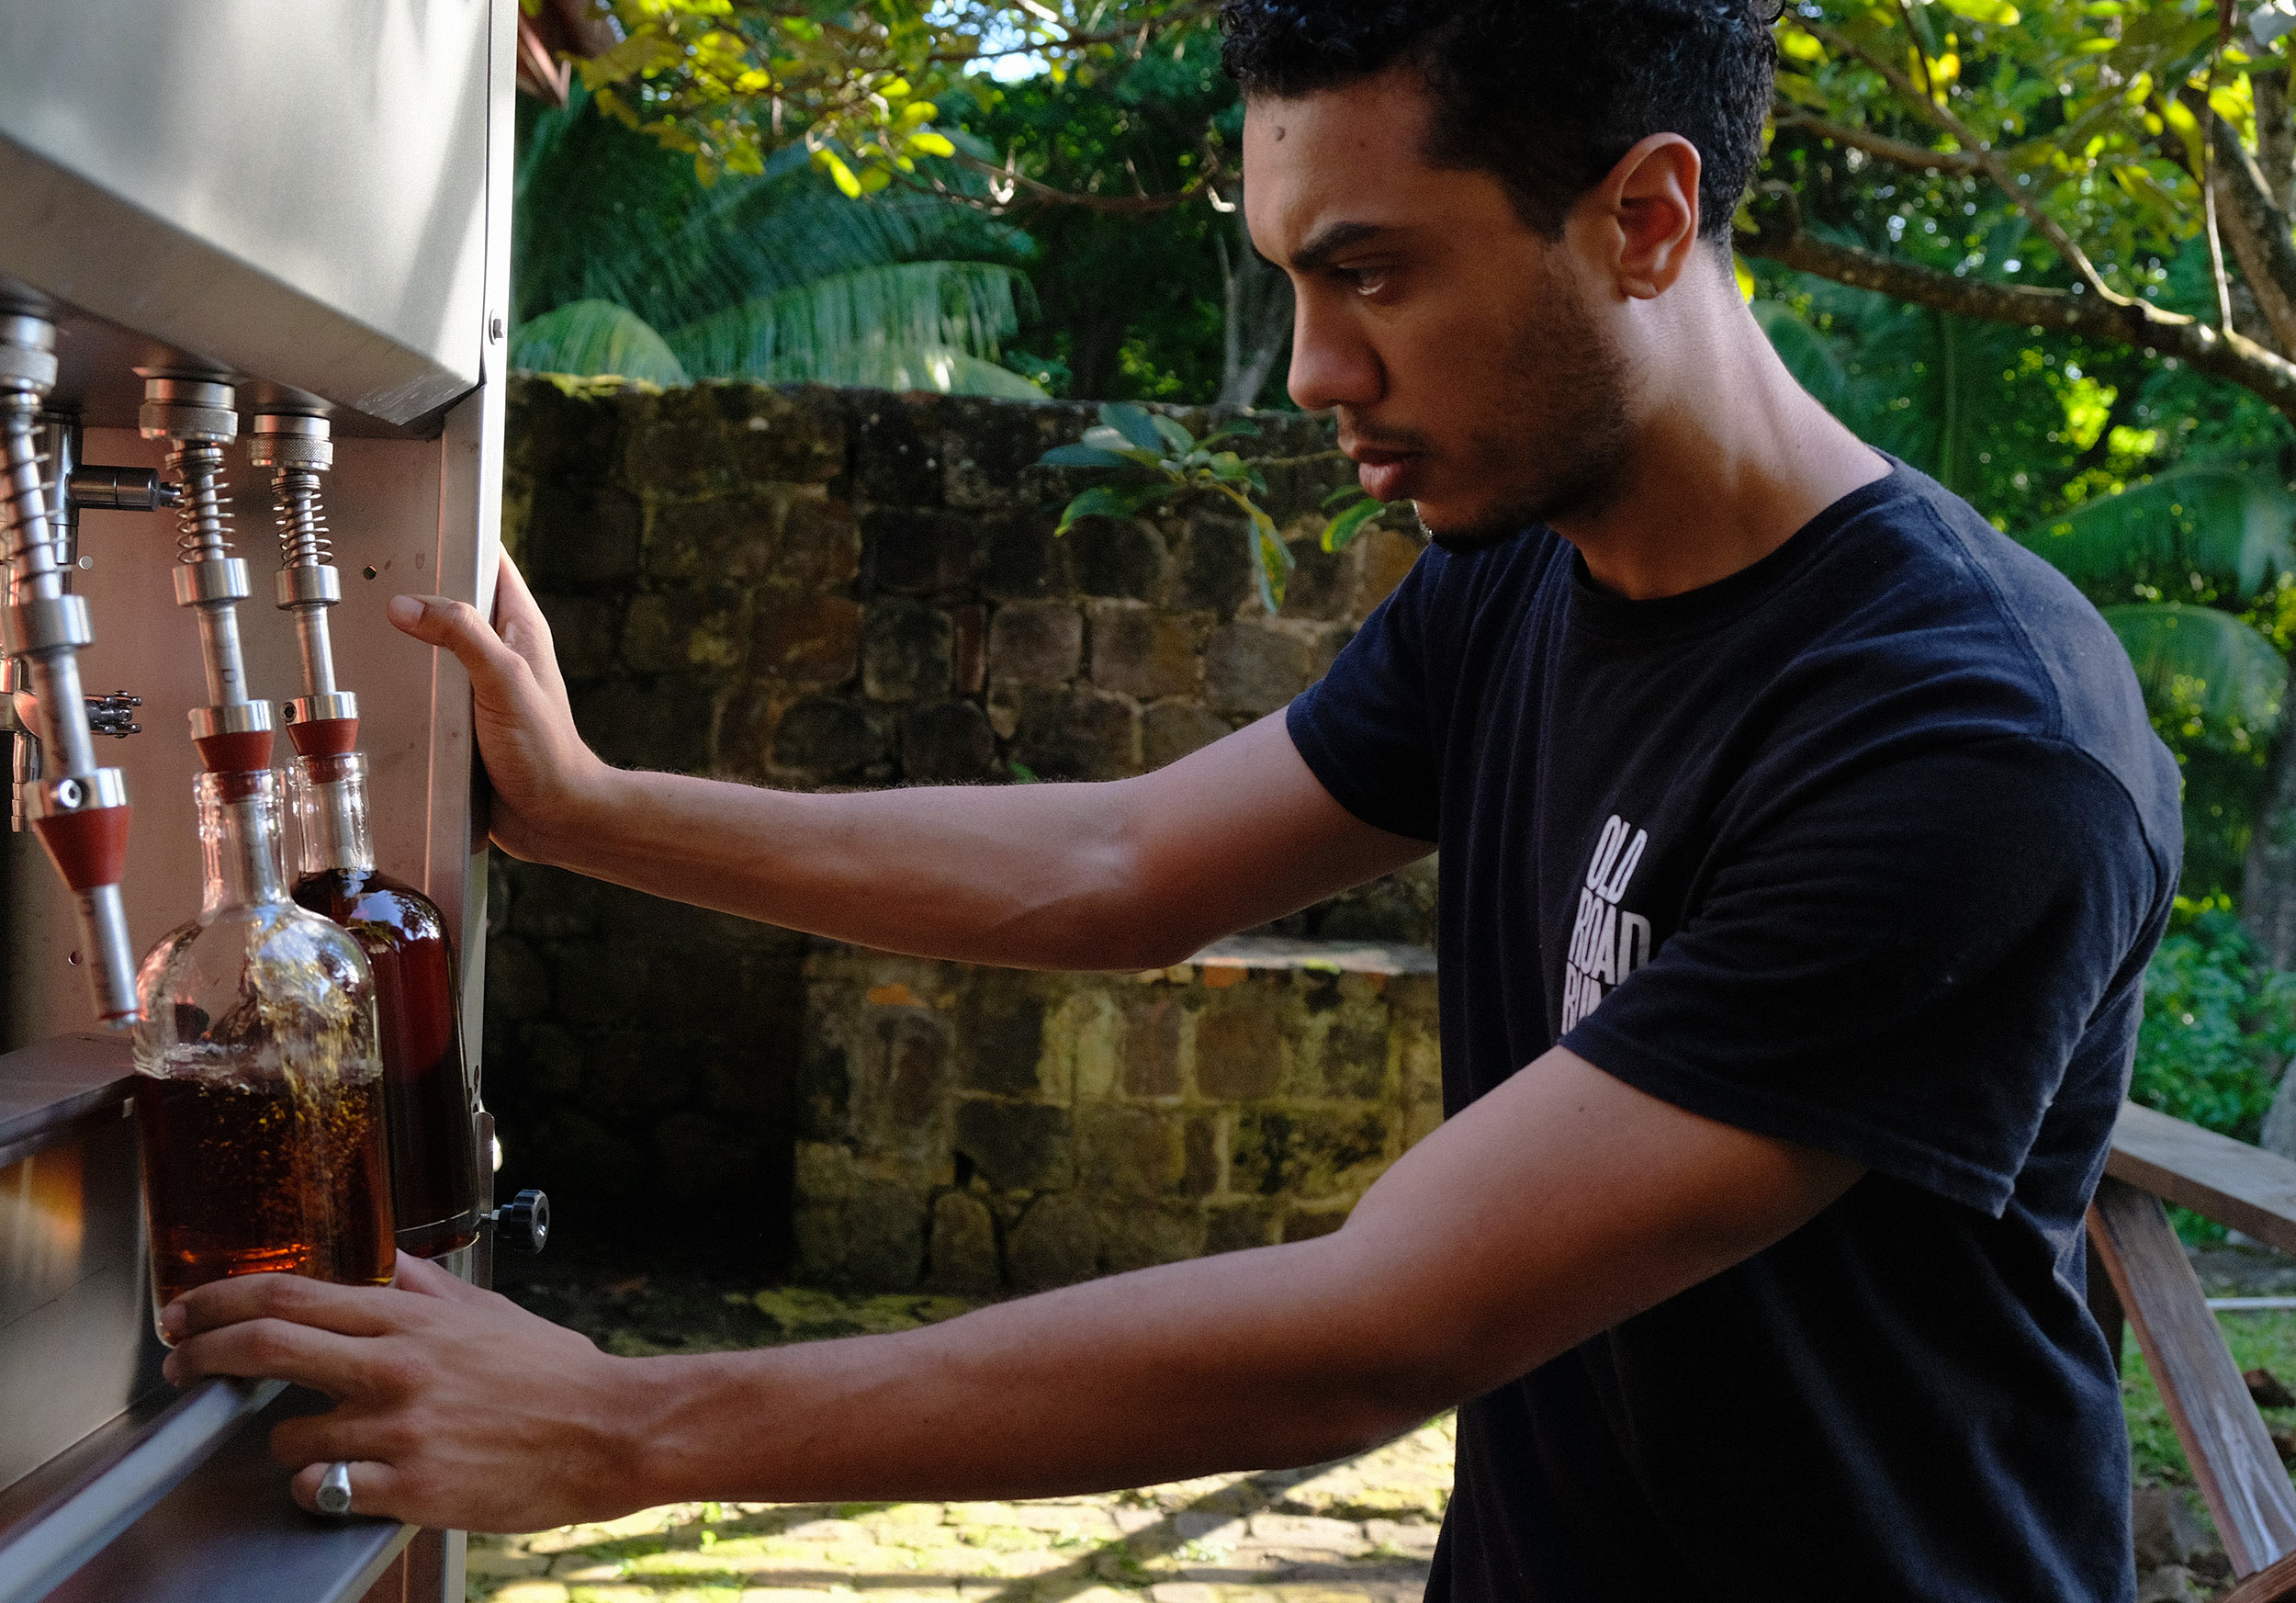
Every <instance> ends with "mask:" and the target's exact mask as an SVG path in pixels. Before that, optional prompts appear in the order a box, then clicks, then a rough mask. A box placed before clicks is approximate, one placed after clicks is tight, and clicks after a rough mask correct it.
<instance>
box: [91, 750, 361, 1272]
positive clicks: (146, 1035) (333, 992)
mask: <svg viewBox="0 0 2296 1603" xmlns="http://www.w3.org/2000/svg"><path fill="white" fill-rule="evenodd" d="M197 800H198V807H199V844H200V852H201V857H202V864H203V868H204V875H205V881H206V884H205V891H204V894H203V895H202V897H201V898H200V911H199V916H198V917H197V918H196V919H194V920H191V921H190V922H189V923H187V924H185V925H184V926H182V927H181V928H180V929H177V930H175V931H172V932H171V933H169V934H167V935H165V936H163V937H162V938H161V940H160V942H159V943H158V944H157V945H155V946H153V947H152V950H151V952H150V954H147V955H146V956H145V958H144V960H143V965H142V967H141V970H140V971H139V973H138V975H137V977H136V992H137V999H138V1001H139V1002H140V1004H141V1016H140V1018H139V1020H138V1022H137V1024H136V1032H135V1067H136V1072H137V1075H138V1077H139V1078H138V1079H137V1081H136V1092H135V1104H136V1122H137V1126H138V1130H139V1134H140V1136H141V1145H142V1151H143V1187H144V1207H145V1212H146V1214H147V1218H148V1223H149V1225H150V1232H151V1242H152V1297H153V1300H154V1307H155V1310H156V1309H157V1308H163V1307H165V1306H166V1305H167V1304H169V1303H170V1302H172V1301H174V1299H175V1298H176V1297H177V1296H179V1295H181V1294H182V1293H185V1292H186V1291H188V1290H190V1289H191V1288H192V1287H194V1286H197V1285H201V1284H204V1283H205V1282H207V1281H213V1280H221V1279H223V1278H225V1277H227V1276H231V1275H241V1274H255V1273H261V1272H264V1271H265V1270H284V1271H286V1272H288V1273H293V1274H303V1275H310V1276H311V1277H313V1278H314V1279H318V1280H327V1281H340V1282H342V1283H343V1284H346V1285H388V1283H389V1282H390V1280H391V1274H392V1258H393V1250H392V1245H391V1215H390V1189H389V1181H388V1170H387V1168H386V1156H385V1152H386V1149H385V1146H384V1135H383V1095H382V1090H383V1084H382V1061H381V1058H380V1056H379V1055H378V1054H377V1049H376V1015H375V985H374V978H373V975H372V973H371V971H370V970H369V968H368V966H367V964H366V958H365V957H364V956H363V955H362V954H361V953H360V951H359V948H358V944H357V943H356V942H355V941H353V940H351V939H350V938H349V937H348V936H346V935H345V934H344V933H343V931H342V930H340V929H338V928H337V927H336V926H335V925H333V924H332V923H330V922H329V921H328V920H325V919H322V918H315V917H313V916H312V915H311V914H310V913H308V912H306V911H304V910H303V909H300V908H298V907H297V906H296V905H295V903H294V902H293V901H292V900H291V899H290V898H289V897H288V896H287V875H286V860H285V853H284V852H283V851H282V849H281V834H280V811H281V808H280V798H279V787H278V779H277V777H276V775H274V774H271V773H203V774H201V775H200V776H199V778H198V782H197Z"/></svg>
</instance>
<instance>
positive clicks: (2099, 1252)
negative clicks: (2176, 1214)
mask: <svg viewBox="0 0 2296 1603" xmlns="http://www.w3.org/2000/svg"><path fill="white" fill-rule="evenodd" d="M2105 1176H2106V1178H2105V1179H2104V1180H2102V1181H2100V1182H2099V1185H2098V1188H2097V1200H2096V1202H2094V1204H2092V1205H2091V1207H2090V1208H2089V1211H2088V1246H2089V1264H2088V1299H2089V1307H2090V1309H2091V1310H2092V1311H2093V1312H2094V1313H2095V1314H2096V1315H2097V1320H2098V1323H2099V1324H2100V1325H2102V1326H2104V1331H2105V1339H2106V1340H2107V1341H2108V1342H2110V1344H2111V1347H2112V1350H2113V1352H2114V1354H2115V1355H2116V1360H2115V1361H2116V1362H2117V1361H2118V1354H2119V1353H2120V1350H2121V1333H2122V1321H2123V1319H2124V1318H2125V1320H2126V1321H2127V1323H2128V1324H2130V1325H2133V1326H2135V1328H2136V1340H2137V1345H2138V1346H2139V1347H2140V1348H2142V1349H2144V1358H2145V1361H2146V1362H2147V1363H2149V1364H2150V1365H2151V1366H2152V1371H2153V1379H2154V1380H2155V1383H2157V1384H2158V1385H2159V1387H2160V1394H2161V1400H2162V1401H2163V1402H2164V1403H2166V1404H2167V1405H2168V1418H2169V1421H2170V1423H2171V1424H2173V1425H2174V1426H2175V1427H2176V1430H2177V1439H2178V1440H2179V1441H2181V1442H2182V1443H2183V1444H2184V1451H2185V1458H2186V1460H2187V1461H2188V1462H2189V1463H2190V1464H2191V1466H2192V1478H2193V1480H2194V1481H2195V1483H2197V1484H2198V1485H2199V1486H2200V1496H2201V1497H2202V1498H2203V1499H2205V1500H2206V1501H2207V1503H2208V1506H2209V1512H2210V1513H2211V1514H2212V1515H2214V1516H2215V1518H2216V1530H2217V1533H2218V1534H2219V1535H2220V1536H2221V1537H2222V1538H2223V1543H2224V1553H2225V1556H2226V1557H2227V1558H2229V1559H2230V1560H2231V1561H2232V1566H2233V1574H2234V1577H2235V1579H2236V1583H2237V1584H2236V1585H2235V1586H2234V1589H2233V1590H2232V1591H2231V1592H2230V1593H2229V1594H2227V1595H2226V1596H2225V1597H2224V1598H2223V1600H2222V1603H2279V1600H2280V1599H2284V1598H2289V1599H2296V1488H2291V1487H2290V1484H2289V1476H2288V1472H2287V1471H2286V1470H2285V1469H2284V1468H2282V1467H2281V1464H2280V1459H2279V1453H2278V1452H2277V1451H2274V1449H2273V1446H2272V1439H2271V1437H2270V1435H2269V1434H2268V1432H2267V1431H2266V1429H2265V1428H2264V1417H2263V1416H2262V1415H2260V1414H2258V1413H2257V1405H2256V1404H2255V1403H2254V1402H2253V1401H2252V1400H2251V1399H2250V1398H2249V1395H2248V1387H2247V1383H2245V1381H2243V1380H2242V1379H2241V1377H2240V1370H2239V1368H2238V1366H2237V1365H2235V1364H2234V1362H2233V1357H2232V1353H2231V1351H2230V1350H2229V1349H2226V1347H2225V1345H2224V1338H2223V1332H2222V1331H2221V1330H2219V1329H2218V1327H2217V1324H2216V1316H2215V1315H2214V1314H2212V1312H2210V1310H2209V1306H2208V1303H2207V1300H2206V1299H2205V1298H2204V1297H2203V1295H2202V1293H2201V1291H2200V1277H2199V1276H2198V1275H2196V1274H2194V1273H2193V1271H2192V1265H2191V1262H2190V1261H2189V1259H2187V1258H2186V1257H2185V1253H2184V1248H2183V1247H2182V1245H2181V1244H2180V1243H2179V1242H2178V1240H2177V1236H2176V1233H2175V1232H2174V1231H2172V1230H2171V1229H2170V1228H2169V1227H2168V1214H2167V1211H2166V1209H2164V1208H2163V1206H2162V1203H2163V1202H2175V1203H2178V1204H2179V1205H2180V1206H2183V1207H2187V1208H2189V1209H2191V1210H2192V1211H2193V1212H2194V1213H2196V1214H2204V1215H2206V1216H2207V1217H2209V1218H2211V1219H2214V1220H2216V1221H2218V1222H2219V1223H2221V1224H2224V1225H2231V1226H2232V1227H2233V1228H2234V1229H2235V1230H2239V1231H2243V1232H2245V1233H2246V1234H2247V1235H2249V1236H2253V1237H2255V1238H2256V1239H2257V1240H2258V1241H2261V1242H2264V1243H2265V1244H2266V1245H2268V1246H2270V1247H2278V1248H2279V1250H2281V1251H2282V1252H2286V1253H2290V1254H2292V1255H2296V1163H2290V1162H2289V1161H2288V1160H2287V1159H2286V1158H2282V1157H2274V1156H2273V1155H2272V1154H2270V1153H2268V1152H2265V1151H2262V1150H2261V1149H2259V1148H2257V1147H2254V1146H2248V1145H2247V1144H2246V1143H2245V1142H2240V1141H2234V1140H2233V1139H2232V1138H2231V1137H2229V1136H2225V1135H2216V1134H2214V1133H2213V1132H2212V1131H2208V1130H2203V1129H2201V1128H2200V1127H2199V1126H2198V1125H2195V1124H2188V1123H2184V1122H2183V1121H2182V1120H2179V1119H2172V1118H2169V1117H2168V1116H2167V1114H2165V1113H2156V1112H2153V1111H2152V1110H2151V1109H2150V1108H2141V1107H2138V1106H2137V1105H2136V1104H2135V1103H2134V1102H2130V1103H2126V1104H2124V1105H2123V1106H2122V1110H2121V1118H2120V1122H2119V1123H2118V1124H2116V1125H2115V1127H2114V1129H2113V1135H2112V1152H2111V1155H2110V1157H2108V1158H2107V1159H2106V1163H2105Z"/></svg>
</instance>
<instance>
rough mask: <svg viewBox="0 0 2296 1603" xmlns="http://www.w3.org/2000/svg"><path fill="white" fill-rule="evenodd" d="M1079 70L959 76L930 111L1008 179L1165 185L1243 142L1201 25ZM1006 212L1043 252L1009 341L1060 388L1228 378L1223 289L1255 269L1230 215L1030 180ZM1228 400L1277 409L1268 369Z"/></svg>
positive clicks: (1186, 384) (1157, 386) (1178, 384)
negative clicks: (960, 89) (1065, 375)
mask: <svg viewBox="0 0 2296 1603" xmlns="http://www.w3.org/2000/svg"><path fill="white" fill-rule="evenodd" d="M1089 80H1090V81H1089V82H1086V81H1085V79H1084V78H1083V77H1080V76H1079V75H1078V74H1077V73H1062V74H1060V75H1059V76H1058V77H1055V76H1054V74H1052V73H1049V72H1048V73H1037V74H1035V75H1034V76H1032V77H1030V78H1027V79H1025V80H1023V81H1020V82H1018V83H1012V84H1007V85H994V84H990V83H985V82H984V81H982V80H980V79H978V78H974V79H969V80H967V81H966V82H967V97H966V98H963V99H960V98H958V97H957V96H956V95H955V94H954V93H953V92H952V93H950V94H945V95H943V96H941V101H940V104H941V107H942V116H943V119H944V120H946V121H949V122H951V123H960V124H962V129H963V130H964V131H965V132H966V133H969V134H972V135H974V136H975V137H977V138H979V139H980V140H981V141H983V142H984V145H985V148H987V149H990V150H993V151H997V152H1005V153H1006V154H1007V156H1008V157H1009V158H1010V159H1011V160H1013V161H1014V162H1015V164H1016V166H1017V171H1019V173H1020V174H1022V175H1027V176H1029V177H1031V178H1033V179H1034V180H1036V181H1037V182H1039V183H1041V184H1045V185H1048V186H1052V187H1054V188H1056V189H1058V190H1060V191H1062V192H1064V193H1066V194H1073V195H1079V196H1085V197H1090V198H1100V197H1111V196H1123V195H1137V194H1140V193H1142V192H1145V193H1147V194H1151V195H1157V194H1172V193H1176V192H1179V191H1181V190H1184V189H1185V188H1186V187H1187V186H1188V185H1189V184H1191V183H1193V182H1195V181H1197V180H1198V179H1199V178H1200V177H1201V176H1202V175H1203V174H1204V171H1205V166H1206V163H1207V161H1208V160H1210V159H1212V157H1213V156H1216V155H1217V153H1218V152H1222V151H1226V152H1232V151H1233V150H1235V149H1236V148H1237V145H1238V142H1239V141H1240V140H1241V137H1242V128H1243V116H1244V108H1243V106H1242V104H1241V102H1240V101H1239V99H1238V97H1237V95H1236V91H1235V87H1234V85H1233V84H1232V83H1231V82H1230V80H1229V79H1228V77H1227V75H1226V74H1225V73H1223V72H1222V71H1221V66H1220V55H1219V39H1218V35H1217V34H1216V32H1215V31H1214V30H1213V29H1211V28H1209V27H1199V28H1190V29H1180V30H1175V32H1174V33H1173V35H1172V36H1171V38H1170V40H1169V42H1168V43H1167V44H1164V45H1161V46H1160V47H1159V48H1157V49H1154V50H1151V51H1144V52H1142V54H1141V55H1139V56H1138V57H1137V58H1136V59H1123V60H1119V61H1116V62H1109V63H1108V64H1107V65H1105V66H1103V67H1101V68H1099V69H1098V70H1097V71H1095V72H1094V73H1091V74H1089ZM975 96H977V97H975ZM1208 141H1210V144H1211V146H1212V152H1211V155H1208V153H1207V144H1208ZM1219 197H1220V202H1221V205H1234V204H1235V203H1236V202H1237V201H1238V200H1239V198H1240V196H1239V193H1238V191H1237V190H1236V189H1235V188H1233V187H1232V186H1231V185H1230V184H1229V183H1227V182H1225V181H1223V182H1222V183H1221V186H1220V187H1219ZM1009 215H1010V216H1011V218H1012V219H1013V220H1016V221H1019V222H1021V223H1023V224H1025V226H1026V227H1027V228H1028V230H1029V231H1030V234H1031V236H1032V237H1034V238H1035V239H1036V241H1037V242H1038V244H1039V246H1040V247H1041V249H1040V252H1039V254H1038V255H1037V257H1036V258H1035V260H1034V261H1033V262H1032V263H1031V264H1030V280H1031V282H1032V283H1033V284H1034V286H1035V288H1036V297H1037V303H1038V311H1037V313H1036V314H1035V316H1034V317H1033V318H1031V319H1030V320H1028V321H1027V322H1024V324H1023V328H1022V333H1021V334H1020V336H1019V338H1020V340H1021V341H1022V343H1024V344H1027V345H1028V346H1029V348H1030V350H1031V351H1040V352H1043V353H1044V354H1045V355H1047V356H1051V357H1053V358H1055V359H1057V360H1058V361H1059V362H1060V363H1061V365H1062V366H1063V367H1065V368H1066V369H1067V370H1068V372H1069V373H1070V375H1071V379H1070V384H1069V387H1068V388H1067V389H1064V390H1063V391H1062V392H1063V393H1065V394H1072V395H1080V396H1088V397H1090V398H1092V399H1094V400H1096V401H1183V402H1202V401H1210V400H1211V399H1212V398H1213V397H1214V396H1215V395H1218V394H1220V393H1221V390H1222V389H1224V388H1225V387H1226V385H1227V382H1228V380H1229V378H1230V377H1231V375H1230V373H1229V371H1228V363H1227V355H1228V354H1227V351H1226V349H1225V338H1224V336H1225V335H1226V333H1227V332H1228V329H1227V325H1228V322H1229V317H1230V308H1229V306H1228V304H1227V291H1228V288H1229V287H1230V285H1231V284H1232V282H1233V281H1234V278H1235V277H1236V276H1238V275H1241V274H1245V273H1249V272H1251V271H1252V270H1253V267H1254V261H1253V256H1252V251H1251V246H1250V243H1249V242H1248V241H1247V240H1246V239H1245V238H1244V231H1243V229H1242V227H1241V226H1240V225H1241V222H1242V213H1241V211H1240V210H1235V211H1225V212H1223V211H1221V210H1219V209H1217V208H1215V207H1214V206H1213V205H1210V204H1209V203H1208V204H1205V205H1201V206H1193V205H1191V206H1175V207H1170V208H1166V209H1162V210H1157V211H1154V212H1146V213H1142V212H1124V211H1115V210H1109V209H1103V208H1100V207H1097V206H1091V205H1072V204H1062V203H1059V202H1057V201H1053V200H1050V199H1047V198H1044V197H1042V196H1041V195H1040V194H1038V193H1037V192H1035V191H1029V192H1026V193H1023V194H1021V195H1019V196H1017V197H1016V198H1014V200H1013V202H1012V207H1011V210H1010V213H1009ZM1261 271H1264V272H1266V273H1270V274H1272V273H1273V272H1274V269H1272V268H1263V269H1261ZM1228 399H1229V400H1231V401H1238V403H1240V404H1241V403H1249V404H1256V405H1263V406H1283V405H1286V404H1288V403H1287V401H1286V400H1285V397H1284V383H1283V370H1282V366H1281V364H1280V363H1278V364H1277V365H1275V367H1273V369H1272V371H1271V372H1270V374H1269V377H1268V378H1267V380H1266V382H1265V384H1263V385H1262V386H1260V387H1259V389H1258V392H1257V393H1256V394H1254V395H1250V396H1244V397H1241V398H1239V397H1237V396H1234V395H1230V396H1229V397H1228Z"/></svg>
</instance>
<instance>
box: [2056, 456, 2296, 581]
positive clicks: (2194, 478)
mask: <svg viewBox="0 0 2296 1603" xmlns="http://www.w3.org/2000/svg"><path fill="white" fill-rule="evenodd" d="M2017 538H2018V540H2019V542H2020V544H2022V545H2023V546H2025V547H2026V548H2028V549H2030V550H2033V551H2037V552H2039V553H2040V554H2041V555H2042V556H2043V557H2044V558H2046V559H2048V560H2049V561H2050V562H2051V563H2053V564H2054V565H2055V566H2056V568H2058V569H2059V570H2061V571H2063V572H2064V574H2065V577H2067V578H2068V579H2071V580H2073V581H2075V582H2076V583H2079V584H2088V585H2092V586H2094V585H2103V584H2110V583H2111V582H2113V581H2116V580H2119V579H2121V578H2122V577H2124V576H2125V575H2127V574H2129V573H2130V572H2132V571H2133V570H2137V569H2138V568H2140V567H2145V566H2153V567H2163V566H2170V565H2189V566H2191V567H2193V568H2197V569H2199V570H2200V571H2202V572H2203V573H2207V574H2210V575H2211V576H2212V577H2215V578H2218V579H2224V580H2229V581H2232V583H2233V584H2234V587H2235V588H2236V589H2237V590H2238V592H2239V593H2240V595H2241V596H2242V597H2243V598H2244V599H2245V598H2246V597H2249V596H2253V595H2255V594H2256V593H2257V592H2258V591H2259V590H2261V589H2263V587H2264V586H2265V584H2266V583H2267V582H2268V581H2269V580H2270V579H2271V577H2272V576H2273V575H2274V574H2275V573H2287V572H2296V496H2291V495H2290V493H2289V491H2288V487H2287V486H2286V485H2285V484H2283V483H2281V482H2280V478H2279V473H2278V471H2277V470H2275V469H2274V468H2249V467H2245V466H2243V465H2241V464H2239V463H2226V462H2200V463H2192V464H2188V465H2184V466H2180V467H2176V468H2169V469H2168V470H2167V472H2165V473H2156V474H2155V475H2154V476H2153V477H2152V478H2151V479H2148V480H2144V482H2143V483H2141V484H2132V485H2130V486H2129V487H2128V488H2127V489H2126V490H2123V491H2121V492H2120V493H2119V494H2117V495H2102V496H2099V497H2097V498H2096V499H2095V500H2093V501H2088V502H2083V503H2082V504H2080V505H2079V506H2077V507H2075V508H2073V510H2072V511H2070V512H2068V513H2065V514H2064V515H2063V516H2061V517H2055V518H2052V519H2050V520H2049V522H2047V523H2046V524H2043V525H2040V526H2039V527H2037V528H2032V529H2027V530H2024V531H2023V532H2021V533H2020V534H2019V535H2018V536H2017Z"/></svg>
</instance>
